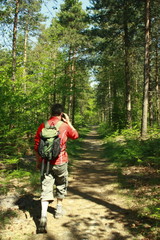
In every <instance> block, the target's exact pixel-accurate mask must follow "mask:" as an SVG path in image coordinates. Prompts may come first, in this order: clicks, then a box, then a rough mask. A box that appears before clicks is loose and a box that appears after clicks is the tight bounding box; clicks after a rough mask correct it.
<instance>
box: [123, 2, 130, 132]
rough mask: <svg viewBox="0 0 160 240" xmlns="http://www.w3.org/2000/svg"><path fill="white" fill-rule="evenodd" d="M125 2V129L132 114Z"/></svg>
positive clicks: (125, 7) (125, 6)
mask: <svg viewBox="0 0 160 240" xmlns="http://www.w3.org/2000/svg"><path fill="white" fill-rule="evenodd" d="M127 12H128V9H127V2H126V1H125V3H124V45H125V46H124V49H125V84H126V119H127V127H128V128H132V114H131V111H132V109H131V78H130V64H129V62H130V61H129V60H130V59H129V47H130V41H129V33H128V23H127Z"/></svg>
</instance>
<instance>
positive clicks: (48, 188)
mask: <svg viewBox="0 0 160 240" xmlns="http://www.w3.org/2000/svg"><path fill="white" fill-rule="evenodd" d="M54 181H55V180H54V178H53V176H52V174H49V175H44V177H43V179H42V192H41V219H40V225H39V228H38V232H39V233H46V232H47V231H46V225H47V210H48V205H49V202H50V201H53V199H54V196H53V185H54Z"/></svg>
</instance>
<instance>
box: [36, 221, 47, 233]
mask: <svg viewBox="0 0 160 240" xmlns="http://www.w3.org/2000/svg"><path fill="white" fill-rule="evenodd" d="M46 225H47V218H46V217H41V219H40V223H39V226H38V229H37V233H47V230H46Z"/></svg>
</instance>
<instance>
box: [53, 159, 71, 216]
mask: <svg viewBox="0 0 160 240" xmlns="http://www.w3.org/2000/svg"><path fill="white" fill-rule="evenodd" d="M54 173H55V184H56V197H57V207H56V213H55V218H59V217H61V216H63V215H64V211H63V208H62V207H63V206H62V201H63V199H64V197H65V195H66V193H67V186H68V164H67V163H64V164H62V165H58V166H55V171H54Z"/></svg>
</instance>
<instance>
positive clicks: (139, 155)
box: [99, 125, 160, 240]
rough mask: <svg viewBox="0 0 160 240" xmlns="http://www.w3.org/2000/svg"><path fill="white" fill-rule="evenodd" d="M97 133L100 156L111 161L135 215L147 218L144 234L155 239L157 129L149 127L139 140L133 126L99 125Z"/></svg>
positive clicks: (159, 159) (159, 220)
mask: <svg viewBox="0 0 160 240" xmlns="http://www.w3.org/2000/svg"><path fill="white" fill-rule="evenodd" d="M105 131H106V134H105ZM99 133H100V134H102V135H103V137H104V149H105V150H104V152H103V154H102V155H103V156H102V157H105V158H107V159H109V161H111V162H112V163H114V165H115V166H116V167H117V169H118V181H119V186H120V187H121V188H122V189H126V190H127V195H128V194H129V195H130V196H131V197H132V198H133V199H134V200H135V203H136V204H135V205H136V208H137V209H138V212H139V216H141V217H145V218H146V219H148V220H149V221H150V222H151V224H150V231H149V230H148V229H146V231H145V232H144V235H146V236H149V237H151V239H152V238H154V239H156V240H157V239H159V238H158V237H157V236H158V235H160V229H159V228H158V224H160V204H159V198H160V192H159V188H160V185H159V183H160V174H159V173H160V170H159V166H160V147H159V146H160V133H159V131H157V129H155V130H154V129H150V131H149V135H148V139H146V140H141V138H140V132H139V130H138V129H136V128H135V129H124V130H121V131H115V132H114V131H112V130H111V129H107V128H105V126H103V125H102V126H101V127H100V128H99ZM148 220H146V221H148ZM137 231H138V230H137ZM139 231H141V229H140V230H139ZM149 239H150V238H149Z"/></svg>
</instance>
